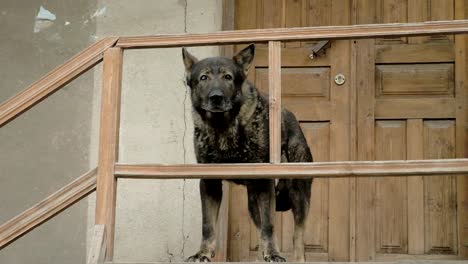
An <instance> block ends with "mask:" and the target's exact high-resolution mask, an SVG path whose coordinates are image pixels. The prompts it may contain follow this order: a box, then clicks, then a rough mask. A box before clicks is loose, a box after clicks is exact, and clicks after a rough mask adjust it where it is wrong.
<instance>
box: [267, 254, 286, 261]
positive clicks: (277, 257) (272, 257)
mask: <svg viewBox="0 0 468 264" xmlns="http://www.w3.org/2000/svg"><path fill="white" fill-rule="evenodd" d="M263 260H265V261H266V262H286V259H285V258H283V257H282V256H280V255H278V254H271V255H264V256H263Z"/></svg>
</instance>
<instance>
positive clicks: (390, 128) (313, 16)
mask: <svg viewBox="0 0 468 264" xmlns="http://www.w3.org/2000/svg"><path fill="white" fill-rule="evenodd" d="M467 6H468V3H465V1H459V0H411V1H407V0H376V1H375V0H355V1H352V0H274V1H270V0H258V1H251V0H237V1H235V10H234V14H235V16H234V17H235V21H234V22H235V29H251V28H271V27H298V26H329V25H348V24H369V23H393V22H403V23H406V22H417V21H426V20H447V19H450V20H452V19H464V18H465V10H466V8H467ZM316 44H317V42H314V41H302V42H287V43H283V47H282V101H283V104H284V106H285V107H287V108H288V109H289V110H291V111H293V112H294V113H295V115H296V117H297V118H298V120H299V121H300V123H301V126H302V129H303V131H304V133H305V135H306V138H307V141H308V143H309V145H310V146H311V149H312V152H313V156H314V160H315V161H345V160H392V159H398V160H402V159H403V160H404V159H444V158H456V157H459V158H461V157H466V149H467V148H466V146H467V140H466V134H467V133H466V131H467V130H466V123H467V106H466V104H467V102H468V101H467V95H468V93H467V88H466V87H467V86H466V85H465V83H466V80H465V79H466V73H467V72H466V58H467V57H466V46H467V42H466V40H465V37H464V36H431V37H404V38H385V39H371V40H340V41H331V42H330V45H329V47H328V48H326V49H325V52H324V54H322V56H319V57H314V58H313V59H311V58H310V56H309V55H310V54H311V49H312V48H313V47H314V45H316ZM239 48H240V47H239ZM254 64H255V65H254V66H253V67H252V68H251V71H250V76H249V78H250V79H251V80H252V81H253V82H254V83H255V84H256V85H257V87H259V88H260V89H261V90H264V91H267V89H268V77H267V76H268V50H267V45H258V46H257V53H256V58H255V61H254ZM337 75H342V76H344V83H341V82H336V81H335V77H336V76H337ZM466 178H467V177H461V176H446V175H445V176H444V175H440V176H430V177H420V176H411V177H386V178H377V177H376V178H373V177H368V178H338V179H316V180H314V184H313V188H312V200H311V208H310V212H309V218H308V221H307V228H306V230H307V231H306V238H305V240H306V260H307V261H383V260H397V259H457V258H467V256H468V255H467V246H468V232H467V229H468V219H467V218H468V215H467V212H468V208H467V207H468V197H467V193H468V184H467V179H466ZM228 219H229V232H228V259H229V260H230V261H254V260H256V259H257V252H256V251H257V249H258V238H257V233H256V229H255V226H254V225H253V223H252V222H251V221H250V219H249V215H248V210H247V196H246V191H245V189H244V188H243V187H241V186H235V185H232V186H231V190H230V202H229V218H228ZM275 228H276V234H277V238H278V244H279V247H280V250H281V251H282V252H284V255H286V257H288V256H290V255H291V253H292V250H293V244H292V234H293V228H294V227H293V219H292V214H291V212H286V213H277V215H276V225H275Z"/></svg>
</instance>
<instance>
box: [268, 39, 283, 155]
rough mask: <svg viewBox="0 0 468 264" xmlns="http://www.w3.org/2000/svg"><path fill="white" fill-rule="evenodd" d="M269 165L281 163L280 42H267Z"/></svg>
mask: <svg viewBox="0 0 468 264" xmlns="http://www.w3.org/2000/svg"><path fill="white" fill-rule="evenodd" d="M268 80H269V81H268V85H269V97H270V163H280V162H281V42H280V41H270V42H268Z"/></svg>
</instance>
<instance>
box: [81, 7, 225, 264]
mask: <svg viewBox="0 0 468 264" xmlns="http://www.w3.org/2000/svg"><path fill="white" fill-rule="evenodd" d="M137 3H138V4H131V5H130V4H128V1H123V0H113V1H99V2H98V9H103V10H106V12H105V14H104V15H102V16H99V17H98V19H97V33H96V34H97V36H98V37H103V36H112V35H151V34H165V33H192V32H210V31H218V30H221V20H222V15H221V14H222V1H216V0H203V1H194V0H193V1H190V0H189V1H175V0H165V1H152V0H140V1H138V2H137ZM191 50H192V51H193V52H194V53H195V54H196V55H199V56H200V57H204V56H208V55H216V54H218V48H213V47H208V48H196V49H191ZM183 77H184V66H183V63H182V58H181V49H180V48H177V49H162V50H156V49H153V50H149V49H148V50H128V51H125V55H124V74H123V96H122V118H121V139H120V161H121V162H125V163H164V164H183V163H194V162H195V158H194V152H193V139H192V133H193V132H192V129H193V128H192V120H191V108H190V98H189V97H188V94H187V90H186V87H185V86H184V83H183ZM100 86H101V78H100V75H99V74H96V85H95V87H96V89H95V97H94V98H95V107H94V111H93V113H94V115H93V116H94V122H93V124H94V125H93V135H95V137H93V138H95V139H97V135H98V119H99V93H100ZM92 146H93V147H97V142H94V143H93V144H92ZM91 153H94V154H96V153H97V149H93V150H92V151H91ZM91 160H92V162H96V160H97V157H96V156H93V157H92V159H91ZM94 210H95V209H94V203H90V207H89V227H92V225H93V224H94V218H93V217H94ZM200 240H201V209H200V198H199V193H198V181H196V180H187V181H184V180H158V181H157V180H138V181H135V180H120V181H119V184H118V196H117V217H116V237H115V260H117V261H182V260H183V259H185V258H186V257H188V256H189V255H190V254H193V253H195V252H196V251H197V250H198V247H199V243H200Z"/></svg>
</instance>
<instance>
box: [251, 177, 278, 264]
mask: <svg viewBox="0 0 468 264" xmlns="http://www.w3.org/2000/svg"><path fill="white" fill-rule="evenodd" d="M248 192H249V196H251V198H253V199H249V203H250V202H253V203H255V202H256V203H257V206H258V214H259V215H260V226H257V228H259V229H260V230H259V232H260V240H261V244H262V250H263V260H265V261H266V262H285V261H286V259H285V258H283V257H281V256H280V254H279V250H278V246H277V243H276V236H275V233H274V226H273V223H274V222H275V221H274V217H275V200H276V199H275V185H274V181H273V180H258V182H257V184H254V185H253V186H248ZM255 198H257V199H255ZM251 214H255V212H253V213H252V212H251ZM252 217H254V215H253V216H252Z"/></svg>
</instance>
